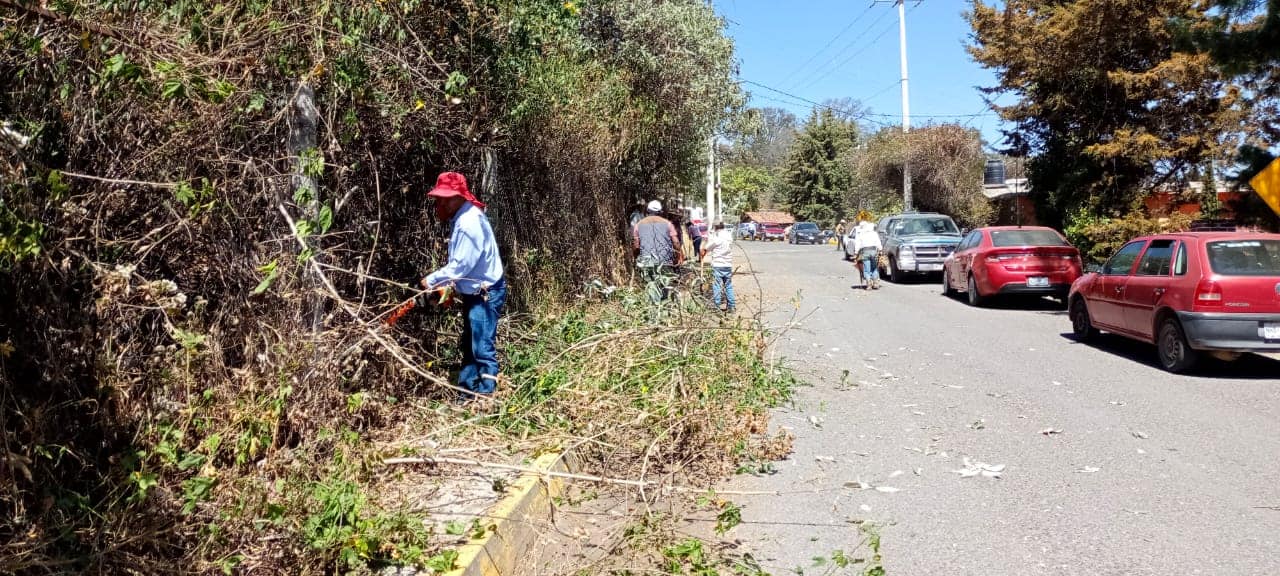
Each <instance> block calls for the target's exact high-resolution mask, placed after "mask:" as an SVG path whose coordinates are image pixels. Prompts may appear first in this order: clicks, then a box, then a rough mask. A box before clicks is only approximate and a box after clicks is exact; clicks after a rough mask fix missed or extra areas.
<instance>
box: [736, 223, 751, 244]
mask: <svg viewBox="0 0 1280 576" xmlns="http://www.w3.org/2000/svg"><path fill="white" fill-rule="evenodd" d="M738 238H740V239H748V238H749V239H752V240H754V239H755V227H754V226H753V225H752V224H751V223H750V222H742V223H739V224H738Z"/></svg>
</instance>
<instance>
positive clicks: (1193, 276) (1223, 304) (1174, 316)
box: [1070, 232, 1280, 372]
mask: <svg viewBox="0 0 1280 576" xmlns="http://www.w3.org/2000/svg"><path fill="white" fill-rule="evenodd" d="M1070 298H1071V300H1070V302H1071V304H1070V306H1071V308H1070V310H1071V312H1070V315H1071V327H1072V331H1073V332H1074V333H1075V335H1076V338H1078V339H1080V340H1082V341H1083V340H1087V339H1089V338H1092V337H1093V336H1095V335H1097V333H1098V331H1099V330H1106V331H1108V332H1114V333H1116V334H1120V335H1123V336H1126V337H1129V338H1133V339H1135V340H1140V341H1143V342H1148V343H1152V344H1155V345H1156V349H1157V352H1158V356H1159V357H1160V364H1161V365H1162V366H1163V367H1164V368H1165V369H1166V370H1168V371H1170V372H1184V371H1186V370H1189V369H1190V368H1191V367H1192V366H1194V365H1195V364H1196V362H1197V361H1198V360H1199V358H1200V356H1201V354H1202V353H1203V352H1209V353H1210V354H1212V355H1214V356H1216V357H1219V358H1222V359H1225V360H1232V359H1235V358H1237V357H1239V356H1240V354H1242V353H1245V352H1277V351H1280V234H1254V233H1237V232H1188V233H1182V234H1165V235H1160V236H1148V237H1143V238H1138V239H1136V240H1133V241H1131V242H1129V243H1128V244H1125V245H1124V247H1122V248H1120V250H1119V251H1117V252H1116V253H1115V255H1114V256H1112V257H1111V259H1110V260H1108V261H1107V263H1106V265H1104V266H1103V267H1102V270H1101V271H1100V272H1096V273H1090V274H1087V275H1085V276H1083V277H1081V278H1080V279H1079V280H1078V281H1076V283H1075V285H1074V286H1072V287H1071V296H1070Z"/></svg>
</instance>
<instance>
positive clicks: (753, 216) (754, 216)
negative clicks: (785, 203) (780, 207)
mask: <svg viewBox="0 0 1280 576" xmlns="http://www.w3.org/2000/svg"><path fill="white" fill-rule="evenodd" d="M744 216H745V218H746V220H747V221H750V222H760V223H761V224H795V223H796V217H795V216H792V215H791V214H788V213H786V212H780V211H777V210H761V211H759V212H747V213H746V214H745V215H744Z"/></svg>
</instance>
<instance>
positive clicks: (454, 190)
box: [427, 172, 485, 210]
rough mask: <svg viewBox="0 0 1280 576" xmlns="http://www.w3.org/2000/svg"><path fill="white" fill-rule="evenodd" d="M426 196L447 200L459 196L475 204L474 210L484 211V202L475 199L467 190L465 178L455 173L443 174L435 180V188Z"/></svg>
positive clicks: (468, 189)
mask: <svg viewBox="0 0 1280 576" xmlns="http://www.w3.org/2000/svg"><path fill="white" fill-rule="evenodd" d="M427 196H431V197H435V198H448V197H450V196H461V197H462V198H463V199H464V200H466V201H467V202H470V203H472V204H475V206H476V208H479V209H481V210H484V208H485V205H484V202H481V201H479V200H477V199H476V197H475V195H474V194H472V193H471V189H470V188H467V177H466V176H463V175H462V174H459V173H457V172H443V173H441V174H440V176H438V177H437V178H436V187H435V188H432V189H431V191H430V192H427Z"/></svg>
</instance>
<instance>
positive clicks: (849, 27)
mask: <svg viewBox="0 0 1280 576" xmlns="http://www.w3.org/2000/svg"><path fill="white" fill-rule="evenodd" d="M874 7H875V4H874V3H873V4H868V5H867V8H866V10H863V11H862V12H861V13H860V14H858V15H857V16H854V18H853V20H852V21H850V22H849V25H847V26H845V27H844V29H843V30H841V31H840V33H839V34H836V35H835V36H833V37H832V38H831V39H830V40H828V41H827V43H826V45H825V46H823V47H822V48H820V49H819V50H818V51H817V52H814V53H813V56H810V57H809V59H808V60H805V61H804V64H801V65H800V66H798V67H796V68H792V69H791V73H790V74H787V76H786V78H783V79H782V80H780V81H779V82H778V84H786V83H787V80H790V79H791V78H792V77H793V76H795V75H796V74H797V73H799V72H800V71H801V70H804V68H805V67H806V66H808V65H809V64H811V63H813V61H814V60H816V59H817V58H818V56H821V55H822V53H823V52H826V51H827V48H830V47H831V45H832V44H835V43H836V40H839V39H840V37H841V36H844V34H845V33H846V32H848V31H849V30H851V29H852V28H853V25H854V24H857V23H858V21H859V20H861V19H862V17H863V16H866V15H867V13H868V12H870V11H871V9H872V8H874Z"/></svg>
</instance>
